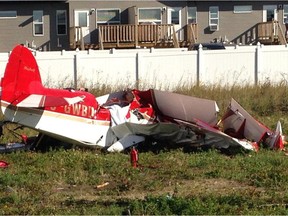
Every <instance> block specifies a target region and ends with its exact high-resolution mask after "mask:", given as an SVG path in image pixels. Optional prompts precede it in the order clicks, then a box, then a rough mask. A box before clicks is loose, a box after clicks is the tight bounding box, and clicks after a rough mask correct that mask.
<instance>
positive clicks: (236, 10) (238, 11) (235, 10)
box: [233, 5, 253, 14]
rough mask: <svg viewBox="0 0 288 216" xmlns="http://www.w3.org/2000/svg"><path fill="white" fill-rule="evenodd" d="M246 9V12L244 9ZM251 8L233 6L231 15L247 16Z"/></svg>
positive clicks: (247, 6) (249, 6)
mask: <svg viewBox="0 0 288 216" xmlns="http://www.w3.org/2000/svg"><path fill="white" fill-rule="evenodd" d="M245 7H246V8H248V10H246V9H245ZM252 11H253V7H252V5H234V8H233V13H235V14H243V13H244V14H247V13H252Z"/></svg>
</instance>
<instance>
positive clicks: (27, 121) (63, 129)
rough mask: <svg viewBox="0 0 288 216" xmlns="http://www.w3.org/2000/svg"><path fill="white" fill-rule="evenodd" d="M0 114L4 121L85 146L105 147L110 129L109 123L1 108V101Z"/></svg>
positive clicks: (59, 114)
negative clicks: (3, 116)
mask: <svg viewBox="0 0 288 216" xmlns="http://www.w3.org/2000/svg"><path fill="white" fill-rule="evenodd" d="M13 109H15V110H13ZM2 112H3V113H5V118H6V120H9V121H11V122H16V123H19V124H21V125H24V126H27V127H30V128H35V129H36V130H39V131H42V132H43V133H44V134H47V135H49V136H51V137H54V138H56V139H59V140H62V141H67V142H70V143H71V142H72V143H75V144H82V145H87V146H100V147H105V144H106V135H107V131H108V129H109V128H110V122H109V121H101V120H94V119H88V118H83V117H78V116H72V115H67V114H62V113H55V112H51V111H44V110H39V109H31V108H29V109H28V108H16V107H13V108H12V109H10V108H6V107H5V106H3V101H2ZM83 131H85V133H83Z"/></svg>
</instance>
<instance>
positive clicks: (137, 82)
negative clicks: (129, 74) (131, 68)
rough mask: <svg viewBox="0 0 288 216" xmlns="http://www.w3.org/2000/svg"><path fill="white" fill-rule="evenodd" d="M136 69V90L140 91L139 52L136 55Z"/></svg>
mask: <svg viewBox="0 0 288 216" xmlns="http://www.w3.org/2000/svg"><path fill="white" fill-rule="evenodd" d="M135 59H136V64H135V65H136V68H135V79H136V82H135V88H136V89H139V53H138V52H137V53H136V58H135Z"/></svg>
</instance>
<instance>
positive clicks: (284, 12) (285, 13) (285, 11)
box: [283, 4, 288, 24]
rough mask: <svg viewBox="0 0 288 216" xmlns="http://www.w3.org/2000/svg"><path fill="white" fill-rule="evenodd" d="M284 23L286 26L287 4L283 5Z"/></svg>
mask: <svg viewBox="0 0 288 216" xmlns="http://www.w3.org/2000/svg"><path fill="white" fill-rule="evenodd" d="M285 8H286V10H285ZM286 23H287V24H288V4H283V24H286Z"/></svg>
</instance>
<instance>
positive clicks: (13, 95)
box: [1, 45, 44, 105]
mask: <svg viewBox="0 0 288 216" xmlns="http://www.w3.org/2000/svg"><path fill="white" fill-rule="evenodd" d="M1 88H2V92H1V100H4V101H7V102H10V103H11V104H14V105H15V104H17V103H18V101H19V100H20V101H21V99H22V98H25V97H27V95H31V94H41V93H42V92H43V88H44V87H43V85H42V81H41V77H40V73H39V68H38V65H37V62H36V60H35V58H34V56H33V54H32V52H31V51H30V50H29V49H27V48H26V47H24V46H22V45H18V46H16V47H15V48H14V49H13V50H12V52H11V54H10V57H9V60H8V63H7V65H6V70H5V73H4V77H3V78H2V80H1Z"/></svg>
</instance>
